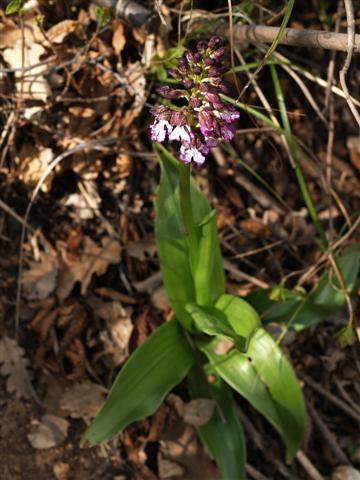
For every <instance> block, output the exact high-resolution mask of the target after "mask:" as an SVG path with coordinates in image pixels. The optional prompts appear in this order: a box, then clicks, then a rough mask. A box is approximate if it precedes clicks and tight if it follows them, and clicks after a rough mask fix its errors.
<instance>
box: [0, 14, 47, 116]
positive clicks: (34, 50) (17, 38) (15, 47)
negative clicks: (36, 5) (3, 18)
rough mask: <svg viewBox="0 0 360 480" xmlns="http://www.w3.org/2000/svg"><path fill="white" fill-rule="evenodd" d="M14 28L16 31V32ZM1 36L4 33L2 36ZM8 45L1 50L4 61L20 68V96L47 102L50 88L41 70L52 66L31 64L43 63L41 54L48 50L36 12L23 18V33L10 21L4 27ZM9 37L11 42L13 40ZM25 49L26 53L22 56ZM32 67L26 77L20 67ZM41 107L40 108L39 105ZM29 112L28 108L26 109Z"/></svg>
mask: <svg viewBox="0 0 360 480" xmlns="http://www.w3.org/2000/svg"><path fill="white" fill-rule="evenodd" d="M14 30H15V31H14ZM0 37H2V35H0ZM4 37H5V38H6V37H7V39H8V40H6V41H5V42H6V44H7V47H6V48H5V50H4V51H3V52H2V55H3V57H4V60H5V61H6V62H7V63H8V64H9V66H10V67H11V68H14V69H19V70H18V71H16V72H15V78H16V79H18V81H17V82H16V89H17V93H18V95H21V97H22V99H25V100H28V99H31V100H41V101H43V102H45V101H46V99H47V97H48V95H50V93H51V91H50V87H49V84H48V82H47V81H46V80H45V78H44V76H43V75H42V73H43V72H44V71H45V70H46V69H47V68H48V67H49V65H45V66H44V65H39V66H37V67H32V66H33V65H35V64H37V63H39V62H40V60H41V59H40V57H41V56H42V55H43V54H44V53H46V49H45V48H44V46H43V45H42V44H41V42H42V41H43V40H44V36H43V35H42V33H41V30H40V28H39V25H38V22H37V20H36V15H35V14H30V15H29V16H26V17H25V18H24V36H23V35H22V32H21V29H20V28H19V27H18V25H15V24H14V25H13V27H12V26H11V24H10V23H8V24H7V25H6V27H5V35H4ZM10 39H11V40H12V41H10ZM23 52H24V55H23ZM30 66H31V67H32V69H31V76H28V77H25V78H23V81H22V82H21V81H20V78H21V76H22V72H21V68H22V67H25V68H26V67H30ZM37 109H38V110H41V107H37ZM32 113H35V110H34V107H32ZM25 115H26V111H25Z"/></svg>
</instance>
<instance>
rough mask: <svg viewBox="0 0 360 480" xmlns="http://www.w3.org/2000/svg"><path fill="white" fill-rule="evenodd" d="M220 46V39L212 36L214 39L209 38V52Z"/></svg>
mask: <svg viewBox="0 0 360 480" xmlns="http://www.w3.org/2000/svg"><path fill="white" fill-rule="evenodd" d="M221 44H222V42H221V39H220V38H219V37H216V36H214V37H211V38H210V40H209V43H208V47H209V48H210V49H211V50H213V49H215V48H217V47H220V46H221Z"/></svg>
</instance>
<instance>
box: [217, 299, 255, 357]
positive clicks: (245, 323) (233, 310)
mask: <svg viewBox="0 0 360 480" xmlns="http://www.w3.org/2000/svg"><path fill="white" fill-rule="evenodd" d="M215 306H216V308H217V309H218V310H220V311H221V312H223V314H224V315H225V316H226V319H227V321H228V323H229V324H230V325H231V327H232V329H233V330H234V332H235V333H236V334H237V335H240V336H241V337H242V338H245V340H246V341H245V345H244V348H243V351H246V350H247V349H248V346H249V342H250V340H251V338H252V335H253V334H254V332H255V331H256V330H257V328H258V327H260V325H261V322H260V318H259V315H258V314H257V312H256V311H255V310H254V309H253V307H252V306H251V305H249V304H248V303H247V302H245V300H243V299H242V298H239V297H234V296H233V295H221V296H220V297H219V299H218V301H217V302H216V305H215Z"/></svg>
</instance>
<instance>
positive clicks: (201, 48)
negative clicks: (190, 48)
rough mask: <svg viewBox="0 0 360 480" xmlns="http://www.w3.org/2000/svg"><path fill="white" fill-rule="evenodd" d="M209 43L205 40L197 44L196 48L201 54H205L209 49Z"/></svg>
mask: <svg viewBox="0 0 360 480" xmlns="http://www.w3.org/2000/svg"><path fill="white" fill-rule="evenodd" d="M207 46H208V44H207V42H205V40H200V42H198V43H197V45H196V48H197V51H198V52H199V53H204V52H205V50H206V49H207Z"/></svg>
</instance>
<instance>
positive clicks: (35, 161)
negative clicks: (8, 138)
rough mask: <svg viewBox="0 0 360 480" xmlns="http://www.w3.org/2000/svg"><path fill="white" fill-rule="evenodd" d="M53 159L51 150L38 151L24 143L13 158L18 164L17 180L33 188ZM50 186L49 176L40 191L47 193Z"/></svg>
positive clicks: (29, 144) (28, 143)
mask: <svg viewBox="0 0 360 480" xmlns="http://www.w3.org/2000/svg"><path fill="white" fill-rule="evenodd" d="M36 108H37V107H36ZM29 110H30V109H29ZM53 158H54V153H53V151H52V150H51V148H43V149H41V150H39V149H38V148H36V147H35V146H34V145H31V143H30V142H25V143H24V144H23V145H22V147H21V150H20V152H19V155H18V156H16V157H15V162H16V163H17V164H18V175H19V179H20V180H22V181H23V182H24V183H26V184H27V185H29V186H30V187H34V186H35V185H36V184H37V183H38V181H39V180H40V178H41V177H42V176H43V174H44V173H45V171H46V169H47V168H48V167H49V165H50V163H51V161H52V160H53ZM50 184H51V175H49V176H48V177H47V179H46V180H45V182H44V183H43V185H42V188H41V190H42V191H44V192H46V191H48V190H49V187H50Z"/></svg>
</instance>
